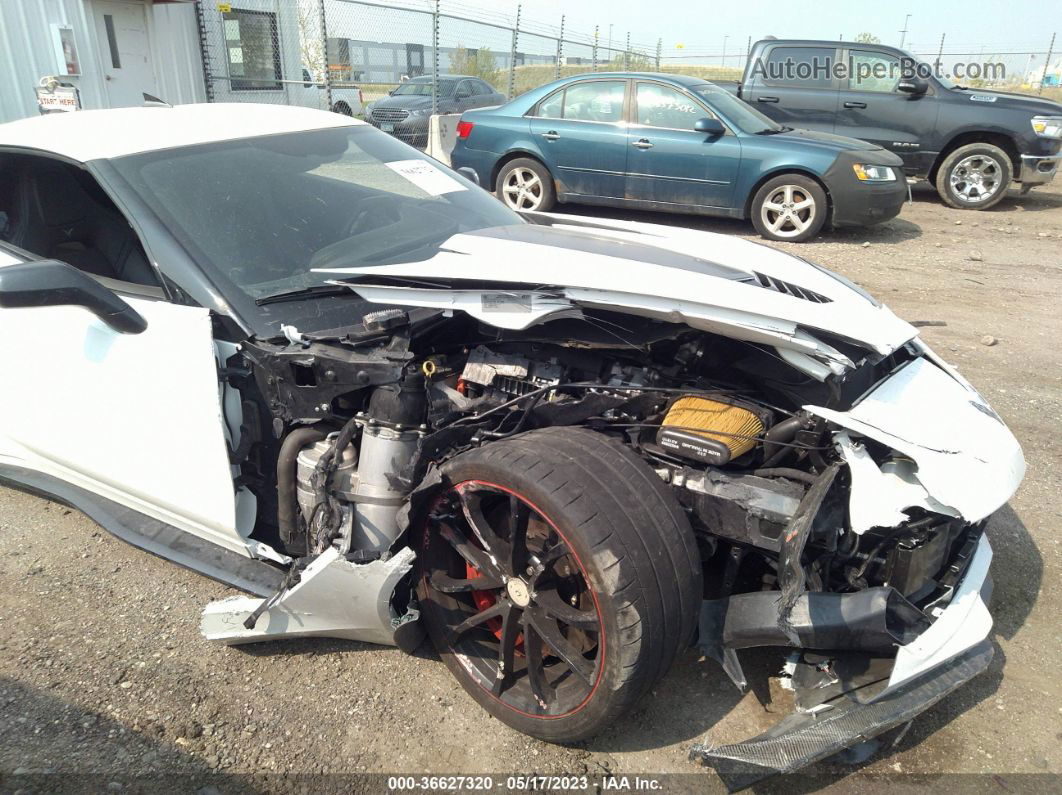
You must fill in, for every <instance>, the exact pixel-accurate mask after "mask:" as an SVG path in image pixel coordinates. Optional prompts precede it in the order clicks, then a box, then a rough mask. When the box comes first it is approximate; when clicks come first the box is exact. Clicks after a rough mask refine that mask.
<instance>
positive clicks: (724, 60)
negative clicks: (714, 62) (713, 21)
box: [719, 36, 730, 69]
mask: <svg viewBox="0 0 1062 795" xmlns="http://www.w3.org/2000/svg"><path fill="white" fill-rule="evenodd" d="M729 38H730V37H729V36H723V57H722V58H720V59H719V66H720V67H721V68H724V69H725V68H726V40H727V39H729Z"/></svg>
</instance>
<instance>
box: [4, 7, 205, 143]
mask: <svg viewBox="0 0 1062 795" xmlns="http://www.w3.org/2000/svg"><path fill="white" fill-rule="evenodd" d="M199 40H200V34H199V27H198V24H197V20H196V14H195V8H194V4H193V3H191V2H185V1H184V0H0V122H4V121H11V120H12V119H18V118H22V117H25V116H33V115H36V114H37V113H38V112H39V110H38V103H37V95H36V93H35V90H34V89H35V88H36V87H37V86H38V84H39V83H40V81H41V79H42V78H47V77H54V78H56V79H57V80H58V81H59V82H60V83H62V84H67V85H70V86H74V87H76V88H77V89H78V94H79V96H80V101H81V106H82V107H83V108H109V107H123V106H129V105H140V104H143V101H144V100H143V95H144V94H145V93H147V94H151V95H153V96H157V97H161V98H163V99H165V100H166V101H167V102H170V103H174V104H176V103H184V102H203V101H205V100H206V90H205V85H204V82H203V68H202V58H201V57H200V41H199Z"/></svg>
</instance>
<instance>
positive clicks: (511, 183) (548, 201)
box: [494, 157, 557, 212]
mask: <svg viewBox="0 0 1062 795" xmlns="http://www.w3.org/2000/svg"><path fill="white" fill-rule="evenodd" d="M494 190H495V193H497V195H498V198H499V199H501V200H502V201H503V202H504V203H505V205H506V206H507V207H509V208H510V209H513V210H516V211H517V212H528V211H531V212H546V211H548V210H552V209H553V205H554V204H556V202H557V193H556V191H555V190H554V188H553V177H552V176H550V173H549V170H548V169H547V168H546V167H545V166H544V165H542V164H541V163H539V162H538V161H537V160H532V159H531V158H529V157H521V158H517V159H516V160H511V161H509V162H508V163H506V164H505V165H504V166H502V170H501V171H500V172H498V179H497V181H496V182H495V184H494Z"/></svg>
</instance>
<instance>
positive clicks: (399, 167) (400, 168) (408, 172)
mask: <svg viewBox="0 0 1062 795" xmlns="http://www.w3.org/2000/svg"><path fill="white" fill-rule="evenodd" d="M385 165H386V166H387V167H388V168H389V169H391V170H392V171H394V172H395V173H396V174H401V175H402V176H403V177H405V178H406V179H407V180H409V181H410V182H412V183H413V184H414V185H416V186H417V187H418V188H420V189H421V190H422V191H424V192H425V193H427V194H428V195H429V196H441V195H442V194H444V193H453V192H455V191H459V190H468V188H466V187H465V186H464V185H462V184H461V183H460V182H458V181H457V180H456V179H454V178H453V177H451V176H450V175H449V174H447V173H446V172H444V171H441V170H439V169H437V168H436V167H435V166H433V165H432V164H431V163H429V162H428V161H427V160H395V161H393V162H391V163H385Z"/></svg>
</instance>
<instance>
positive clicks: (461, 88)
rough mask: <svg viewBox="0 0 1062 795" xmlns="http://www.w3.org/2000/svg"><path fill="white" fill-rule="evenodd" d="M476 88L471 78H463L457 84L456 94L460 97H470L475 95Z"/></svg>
mask: <svg viewBox="0 0 1062 795" xmlns="http://www.w3.org/2000/svg"><path fill="white" fill-rule="evenodd" d="M475 93H476V92H475V90H474V89H473V88H472V81H471V80H462V81H461V82H460V83H458V84H457V91H456V92H455V94H456V96H458V97H459V98H468V97H471V96H474V95H475Z"/></svg>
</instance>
